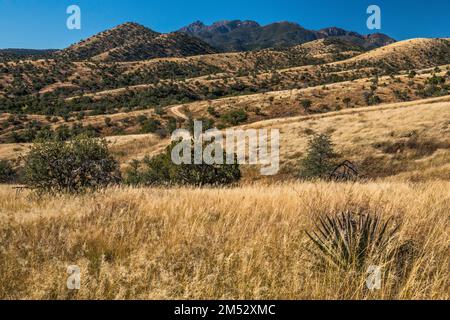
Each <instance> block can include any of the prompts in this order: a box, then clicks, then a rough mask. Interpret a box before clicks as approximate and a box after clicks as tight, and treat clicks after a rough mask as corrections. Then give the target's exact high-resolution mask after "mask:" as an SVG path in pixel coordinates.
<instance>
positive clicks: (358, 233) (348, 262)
mask: <svg viewBox="0 0 450 320" xmlns="http://www.w3.org/2000/svg"><path fill="white" fill-rule="evenodd" d="M315 229H316V230H315V231H313V232H312V233H309V232H306V233H307V235H308V237H309V238H310V239H311V241H312V242H313V244H314V246H315V247H316V249H318V251H317V250H310V252H312V253H313V254H314V255H315V256H316V257H317V258H319V259H320V260H321V261H322V262H328V263H331V264H333V265H335V266H337V267H339V268H342V269H349V268H352V267H353V268H356V269H357V270H361V269H362V268H363V267H364V266H365V264H366V262H367V261H368V259H369V258H374V257H376V256H380V255H383V254H384V253H387V252H386V251H387V250H388V246H389V244H390V243H391V241H392V240H393V239H394V238H395V236H396V233H397V231H398V229H399V225H398V224H397V225H393V224H391V218H389V219H387V220H386V221H383V219H382V218H381V217H380V216H379V215H375V214H369V213H352V212H343V213H341V214H340V215H337V216H326V217H324V218H319V220H318V221H317V223H316V224H315Z"/></svg>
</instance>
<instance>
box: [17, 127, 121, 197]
mask: <svg viewBox="0 0 450 320" xmlns="http://www.w3.org/2000/svg"><path fill="white" fill-rule="evenodd" d="M24 163H25V166H24V182H25V184H26V185H27V186H29V187H31V188H33V189H36V190H38V191H40V192H50V193H53V192H68V193H77V192H81V191H84V190H86V189H97V188H101V187H105V186H108V185H110V184H114V183H117V182H119V181H120V172H119V164H118V162H117V161H116V160H114V158H113V157H112V156H111V155H110V153H109V150H108V146H107V143H106V141H105V140H101V139H94V138H89V137H87V136H78V137H76V138H74V139H73V140H70V141H68V142H63V141H59V140H50V141H41V142H37V143H36V144H35V145H34V146H33V147H32V148H31V150H30V152H29V153H28V155H27V156H25V158H24Z"/></svg>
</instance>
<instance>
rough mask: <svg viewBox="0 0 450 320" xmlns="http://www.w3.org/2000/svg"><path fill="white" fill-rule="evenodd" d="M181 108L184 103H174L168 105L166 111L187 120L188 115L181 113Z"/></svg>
mask: <svg viewBox="0 0 450 320" xmlns="http://www.w3.org/2000/svg"><path fill="white" fill-rule="evenodd" d="M183 108H184V105H183V104H180V105H176V106H173V107H170V108H169V109H168V111H169V112H171V113H172V114H173V115H174V116H175V117H177V118H181V119H184V120H189V117H188V116H187V115H185V114H184V113H183V111H181V110H182V109H183Z"/></svg>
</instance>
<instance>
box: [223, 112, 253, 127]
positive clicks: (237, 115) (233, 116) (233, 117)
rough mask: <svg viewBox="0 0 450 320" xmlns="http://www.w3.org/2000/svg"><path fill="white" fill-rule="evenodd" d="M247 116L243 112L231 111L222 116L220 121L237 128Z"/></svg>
mask: <svg viewBox="0 0 450 320" xmlns="http://www.w3.org/2000/svg"><path fill="white" fill-rule="evenodd" d="M247 119H248V115H247V112H245V110H242V109H240V110H233V111H230V112H228V113H226V114H224V115H222V120H223V121H225V122H226V123H228V124H229V125H232V126H237V125H239V124H241V123H243V122H245V121H247Z"/></svg>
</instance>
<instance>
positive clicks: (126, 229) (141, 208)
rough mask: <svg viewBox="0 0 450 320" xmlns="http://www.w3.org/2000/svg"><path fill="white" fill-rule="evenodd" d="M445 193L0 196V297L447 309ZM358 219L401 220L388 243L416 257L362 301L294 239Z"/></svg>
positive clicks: (342, 188)
mask: <svg viewBox="0 0 450 320" xmlns="http://www.w3.org/2000/svg"><path fill="white" fill-rule="evenodd" d="M449 190H450V183H449V182H436V181H435V182H428V183H425V184H408V183H386V182H380V183H375V182H371V183H366V184H350V183H348V184H347V183H345V184H338V183H325V182H315V183H290V184H280V185H271V186H267V185H262V184H261V185H248V186H241V187H237V188H232V189H184V188H182V189H126V188H125V189H108V190H106V191H105V192H103V193H97V194H89V195H83V196H78V197H69V196H61V197H56V198H55V197H40V198H37V197H33V196H31V195H29V194H27V193H22V194H19V195H17V194H16V193H15V191H14V190H12V188H11V187H8V186H2V187H0V219H1V220H0V221H1V222H0V229H1V232H0V240H1V241H0V243H1V245H0V254H1V257H2V258H1V259H0V274H1V279H2V281H1V282H0V298H3V299H12V298H31V299H175V298H182V299H206V298H209V299H217V298H220V299H244V298H246V299H449V298H450V295H449V291H448V277H449V269H448V266H449V262H450V261H449V258H450V256H449V254H448V244H449V240H450V239H449V234H448V227H449V225H448V221H449V220H448V219H449V210H448V208H449V207H450V191H449ZM358 209H364V210H366V211H371V212H377V213H380V214H381V215H382V216H383V217H384V218H388V217H393V218H394V219H395V220H396V221H402V227H401V229H400V232H399V239H398V240H397V241H398V243H399V244H400V243H403V242H404V241H408V240H411V241H413V243H414V246H415V248H416V252H417V254H416V255H415V259H414V260H413V263H412V265H411V268H412V269H411V272H410V273H409V275H408V276H407V277H406V278H404V279H399V278H395V277H394V276H393V275H392V274H390V275H389V276H388V278H387V279H386V280H385V281H384V282H383V283H382V287H381V289H380V290H375V291H369V290H367V289H366V287H365V280H366V274H365V273H354V272H343V271H339V270H335V269H331V268H330V269H326V270H322V271H321V269H320V268H317V265H316V262H315V261H314V259H313V258H312V257H311V255H310V254H309V253H308V252H307V251H306V250H305V248H306V247H307V245H308V243H309V242H308V240H307V237H306V234H305V230H310V229H311V228H312V225H313V222H314V221H315V220H316V219H317V217H318V216H321V215H324V214H333V213H339V212H341V211H343V210H358ZM69 265H78V266H79V267H80V268H81V289H80V290H79V291H78V292H73V291H69V290H68V289H67V288H66V280H67V276H68V274H67V273H66V271H67V267H68V266H69Z"/></svg>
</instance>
